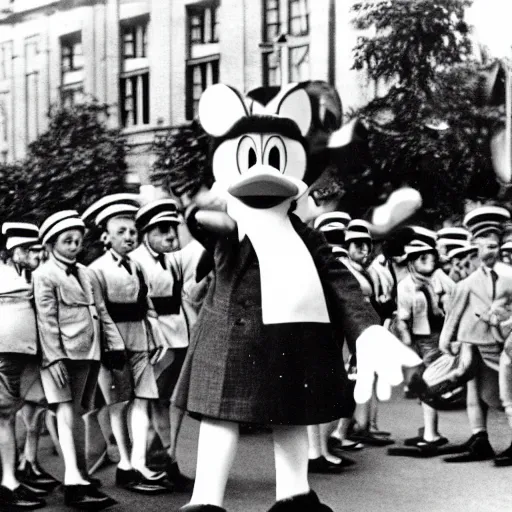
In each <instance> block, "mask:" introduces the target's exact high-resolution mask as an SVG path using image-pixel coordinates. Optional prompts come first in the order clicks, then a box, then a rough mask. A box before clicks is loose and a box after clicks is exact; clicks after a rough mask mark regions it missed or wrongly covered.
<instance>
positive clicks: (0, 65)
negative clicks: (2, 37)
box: [0, 41, 12, 80]
mask: <svg viewBox="0 0 512 512" xmlns="http://www.w3.org/2000/svg"><path fill="white" fill-rule="evenodd" d="M11 59H12V43H11V42H10V41H9V42H5V43H0V80H6V79H7V78H10V76H11Z"/></svg>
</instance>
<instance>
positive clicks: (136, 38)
mask: <svg viewBox="0 0 512 512" xmlns="http://www.w3.org/2000/svg"><path fill="white" fill-rule="evenodd" d="M121 38H122V49H123V59H138V58H145V57H147V44H148V23H147V19H144V20H141V21H140V22H138V23H133V24H132V23H130V24H126V25H124V26H122V27H121Z"/></svg>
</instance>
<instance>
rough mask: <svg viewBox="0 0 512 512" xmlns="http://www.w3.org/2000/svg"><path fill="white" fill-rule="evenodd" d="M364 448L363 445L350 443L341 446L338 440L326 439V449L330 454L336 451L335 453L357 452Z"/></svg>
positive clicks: (333, 438)
mask: <svg viewBox="0 0 512 512" xmlns="http://www.w3.org/2000/svg"><path fill="white" fill-rule="evenodd" d="M363 448H364V444H363V443H358V442H352V443H351V444H343V443H342V442H341V441H340V440H339V439H336V438H335V437H329V438H328V439H327V449H328V450H329V451H330V452H332V450H336V451H337V452H340V451H344V452H357V451H359V450H362V449H363Z"/></svg>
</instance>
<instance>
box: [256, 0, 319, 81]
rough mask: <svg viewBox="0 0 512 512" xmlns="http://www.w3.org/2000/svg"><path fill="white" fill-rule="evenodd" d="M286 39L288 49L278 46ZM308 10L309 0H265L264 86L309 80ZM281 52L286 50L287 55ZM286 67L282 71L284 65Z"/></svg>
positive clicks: (261, 46)
mask: <svg viewBox="0 0 512 512" xmlns="http://www.w3.org/2000/svg"><path fill="white" fill-rule="evenodd" d="M281 35H283V36H286V42H285V43H284V45H285V46H286V48H285V49H283V47H282V46H281V45H280V44H279V45H278V44H277V39H278V37H279V36H281ZM309 44H310V35H309V7H308V1H307V0H263V34H262V43H261V44H260V48H261V52H262V63H263V85H281V84H282V81H283V80H286V79H288V80H289V81H291V82H296V81H303V80H308V79H309V78H310V69H309ZM282 51H287V54H288V61H287V62H286V56H285V55H282V54H281V52H282ZM282 62H283V65H284V66H285V69H284V70H281V64H282Z"/></svg>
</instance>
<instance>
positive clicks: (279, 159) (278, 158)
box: [263, 137, 286, 172]
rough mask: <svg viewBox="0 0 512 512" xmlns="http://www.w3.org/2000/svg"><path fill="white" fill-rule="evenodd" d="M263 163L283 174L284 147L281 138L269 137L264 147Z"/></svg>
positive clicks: (284, 162)
mask: <svg viewBox="0 0 512 512" xmlns="http://www.w3.org/2000/svg"><path fill="white" fill-rule="evenodd" d="M263 163H264V164H266V165H270V166H271V167H274V169H278V170H279V171H281V172H284V171H285V169H286V147H285V145H284V142H283V140H282V139H281V137H271V138H270V139H268V141H267V143H266V145H265V151H264V152H263Z"/></svg>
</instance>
